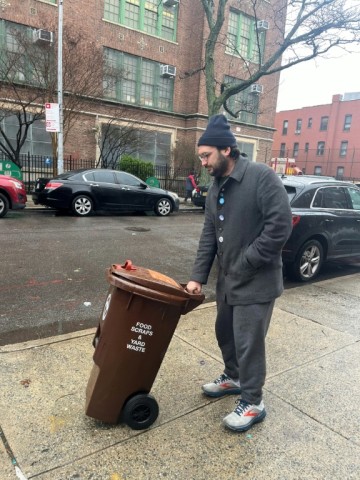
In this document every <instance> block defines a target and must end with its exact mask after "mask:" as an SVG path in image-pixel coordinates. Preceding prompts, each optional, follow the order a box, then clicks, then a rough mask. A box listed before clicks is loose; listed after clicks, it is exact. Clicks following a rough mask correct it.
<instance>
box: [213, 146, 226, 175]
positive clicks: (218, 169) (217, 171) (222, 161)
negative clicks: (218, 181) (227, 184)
mask: <svg viewBox="0 0 360 480" xmlns="http://www.w3.org/2000/svg"><path fill="white" fill-rule="evenodd" d="M228 163H229V159H228V158H227V157H225V156H224V155H222V154H221V153H220V152H218V157H217V160H216V164H215V165H214V166H213V167H211V168H212V171H211V172H209V174H210V175H211V176H212V177H216V178H221V177H223V176H224V175H225V173H226V171H227V169H228Z"/></svg>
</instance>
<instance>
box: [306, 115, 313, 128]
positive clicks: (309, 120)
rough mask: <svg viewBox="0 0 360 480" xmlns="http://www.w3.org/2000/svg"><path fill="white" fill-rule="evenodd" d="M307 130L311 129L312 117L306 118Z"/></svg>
mask: <svg viewBox="0 0 360 480" xmlns="http://www.w3.org/2000/svg"><path fill="white" fill-rule="evenodd" d="M307 126H308V128H311V127H312V117H309V118H308V124H307Z"/></svg>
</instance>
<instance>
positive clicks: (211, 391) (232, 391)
mask: <svg viewBox="0 0 360 480" xmlns="http://www.w3.org/2000/svg"><path fill="white" fill-rule="evenodd" d="M201 388H202V389H203V392H204V393H205V395H207V396H209V397H222V396H224V395H240V393H241V389H240V382H239V381H235V380H232V379H231V378H230V377H228V376H227V375H226V374H225V373H222V374H221V375H220V377H219V378H217V379H216V380H214V381H213V382H211V383H206V384H205V385H203V386H202V387H201Z"/></svg>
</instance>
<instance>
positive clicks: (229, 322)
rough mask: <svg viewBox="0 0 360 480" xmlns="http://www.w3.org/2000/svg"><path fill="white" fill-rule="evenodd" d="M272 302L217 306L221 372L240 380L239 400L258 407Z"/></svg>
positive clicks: (263, 376)
mask: <svg viewBox="0 0 360 480" xmlns="http://www.w3.org/2000/svg"><path fill="white" fill-rule="evenodd" d="M274 304H275V300H273V301H271V302H268V303H258V304H252V305H228V304H227V303H225V302H222V301H221V302H218V304H217V318H216V323H215V332H216V338H217V341H218V344H219V347H220V350H221V353H222V356H223V359H224V364H225V369H224V373H226V375H228V376H229V377H230V378H232V379H233V380H240V385H241V398H242V399H243V400H245V401H247V402H249V403H251V404H255V405H258V404H259V403H260V402H261V400H262V387H263V386H264V383H265V377H266V357H265V337H266V333H267V331H268V328H269V324H270V319H271V315H272V311H273V308H274Z"/></svg>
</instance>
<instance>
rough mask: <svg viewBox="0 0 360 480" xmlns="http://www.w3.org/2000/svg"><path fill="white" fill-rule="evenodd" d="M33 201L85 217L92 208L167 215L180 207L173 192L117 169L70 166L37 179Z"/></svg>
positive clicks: (93, 209)
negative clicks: (83, 168) (52, 174)
mask: <svg viewBox="0 0 360 480" xmlns="http://www.w3.org/2000/svg"><path fill="white" fill-rule="evenodd" d="M32 199H33V201H34V203H35V204H37V205H38V204H40V205H45V206H48V207H51V208H54V209H56V210H64V211H71V212H72V213H74V214H75V215H77V216H80V217H85V216H88V215H90V214H91V213H93V212H94V211H108V212H114V211H128V212H133V211H141V212H145V211H152V212H155V213H156V215H159V216H166V215H169V214H170V213H171V212H176V211H178V210H179V198H178V196H177V194H176V193H173V192H169V191H167V190H162V189H161V188H155V187H150V186H149V185H147V184H146V183H145V182H143V181H142V180H140V178H137V177H135V176H134V175H131V174H130V173H127V172H122V171H119V170H107V169H92V170H73V171H70V172H66V173H63V174H61V175H58V176H57V177H55V178H52V179H50V180H48V181H46V182H42V181H41V179H38V181H37V183H36V187H35V190H34V191H33V192H32Z"/></svg>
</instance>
